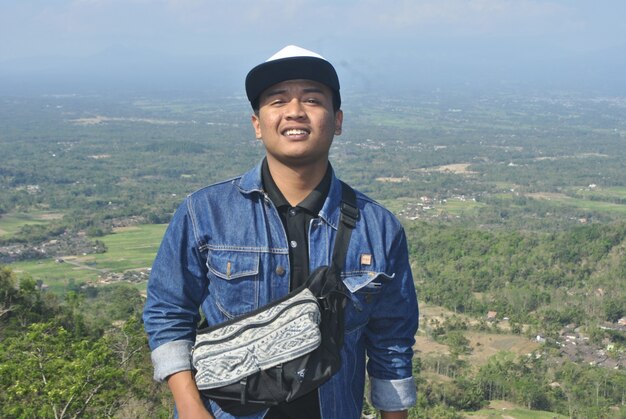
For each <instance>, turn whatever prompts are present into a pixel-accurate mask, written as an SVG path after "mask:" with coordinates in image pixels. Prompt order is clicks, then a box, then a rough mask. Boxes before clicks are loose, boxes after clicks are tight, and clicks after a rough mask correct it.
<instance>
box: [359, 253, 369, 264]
mask: <svg viewBox="0 0 626 419" xmlns="http://www.w3.org/2000/svg"><path fill="white" fill-rule="evenodd" d="M371 264H372V255H370V254H364V255H361V265H371Z"/></svg>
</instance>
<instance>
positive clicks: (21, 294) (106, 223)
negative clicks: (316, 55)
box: [0, 89, 626, 418]
mask: <svg viewBox="0 0 626 419" xmlns="http://www.w3.org/2000/svg"><path fill="white" fill-rule="evenodd" d="M343 108H344V112H345V115H346V117H345V125H344V133H343V134H342V135H341V136H339V137H337V138H336V139H335V143H334V144H333V148H332V150H331V163H332V165H333V168H334V170H335V171H336V172H337V173H338V175H339V176H340V177H341V178H342V179H344V180H345V181H347V182H348V183H350V184H352V185H353V186H354V187H356V188H358V189H360V190H362V191H363V192H365V193H366V194H368V195H370V196H371V197H372V198H374V199H376V200H378V201H380V202H381V203H383V204H384V205H385V206H387V207H388V208H389V209H390V210H392V211H393V212H394V213H395V214H396V215H397V216H398V217H399V219H400V220H401V221H402V223H403V224H404V226H405V229H406V232H407V237H408V241H409V248H410V259H411V265H412V269H413V274H414V278H415V282H416V288H417V298H418V301H419V303H420V314H421V316H420V317H421V318H420V330H419V332H418V335H417V336H416V339H417V343H416V347H415V350H416V357H415V364H414V370H415V372H416V377H417V380H418V404H417V406H416V407H415V408H413V409H412V410H411V412H410V415H411V417H412V418H460V417H472V416H474V415H475V416H476V417H501V416H487V415H491V414H499V413H501V411H502V409H506V414H507V415H509V416H508V417H520V418H522V417H546V418H552V417H570V418H613V417H626V372H625V369H626V286H625V284H626V257H625V256H624V255H625V253H626V221H624V220H625V217H624V215H625V214H626V175H625V174H624V172H623V162H624V160H625V158H626V119H624V117H623V116H624V112H625V111H626V98H622V97H607V96H599V95H593V94H585V95H583V94H580V93H572V92H550V93H545V92H528V91H518V90H515V89H509V90H501V91H490V92H482V91H481V92H478V91H471V90H470V89H467V90H465V91H447V92H446V91H441V90H437V91H428V92H426V91H425V92H412V93H411V94H410V95H409V94H407V95H406V96H405V97H393V98H389V97H380V96H376V95H373V94H368V95H352V96H350V95H346V96H345V98H344V105H343ZM249 121H250V111H249V109H248V108H247V104H246V102H245V100H244V98H243V97H237V96H231V97H212V96H211V95H210V94H204V95H200V94H197V95H190V94H187V93H186V94H178V93H169V94H164V93H160V94H158V95H157V94H146V93H141V94H140V93H137V92H125V93H119V92H108V93H103V92H90V93H71V94H46V95H30V96H28V95H24V96H2V97H0V127H1V128H2V129H1V130H0V156H1V157H0V264H2V266H1V267H0V268H1V270H0V383H1V386H2V389H3V391H2V392H0V406H1V407H0V416H1V417H16V418H30V417H46V418H47V417H50V418H68V417H116V418H131V417H133V418H134V417H164V418H165V417H169V416H170V415H171V413H172V406H171V400H170V396H169V395H168V393H167V391H166V389H165V388H164V387H163V386H162V385H159V384H157V383H154V382H153V381H152V379H151V365H150V359H149V356H150V355H149V351H148V348H147V343H146V337H145V335H144V333H143V329H142V325H141V320H140V313H141V310H142V306H143V297H142V293H143V291H144V290H145V284H146V277H147V272H149V267H150V263H151V260H152V258H153V257H154V254H155V252H156V247H157V246H158V242H159V240H160V237H161V234H162V232H163V231H164V228H165V225H166V224H167V222H168V221H169V218H170V216H171V214H172V212H173V210H174V209H175V208H176V206H177V205H178V204H179V203H180V201H181V200H182V198H183V197H184V196H185V195H186V194H188V193H190V192H192V191H194V190H195V189H198V188H200V187H202V186H205V185H207V184H210V183H212V182H215V181H218V180H222V179H225V178H229V177H232V176H236V175H238V174H240V173H242V172H243V171H244V170H246V169H247V168H248V167H250V166H251V165H253V164H255V163H256V162H257V161H258V160H259V159H260V158H261V156H262V155H263V149H262V147H261V144H260V143H259V142H258V141H257V140H255V138H254V135H253V131H252V129H251V127H250V125H249V124H250V122H249ZM365 403H366V408H365V409H364V413H363V415H364V417H373V415H374V412H373V410H372V409H371V407H369V405H368V404H367V401H366V402H365ZM502 406H504V407H502ZM480 415H483V416H480ZM524 415H527V416H524ZM544 415H545V416H544Z"/></svg>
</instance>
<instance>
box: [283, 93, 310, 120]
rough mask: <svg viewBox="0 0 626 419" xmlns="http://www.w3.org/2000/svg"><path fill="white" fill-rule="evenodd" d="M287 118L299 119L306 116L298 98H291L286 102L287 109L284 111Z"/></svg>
mask: <svg viewBox="0 0 626 419" xmlns="http://www.w3.org/2000/svg"><path fill="white" fill-rule="evenodd" d="M285 115H286V116H287V118H292V119H300V118H304V117H305V116H306V113H305V112H304V107H303V106H302V103H300V100H299V99H298V98H293V99H291V100H290V101H289V102H288V103H287V110H286V112H285Z"/></svg>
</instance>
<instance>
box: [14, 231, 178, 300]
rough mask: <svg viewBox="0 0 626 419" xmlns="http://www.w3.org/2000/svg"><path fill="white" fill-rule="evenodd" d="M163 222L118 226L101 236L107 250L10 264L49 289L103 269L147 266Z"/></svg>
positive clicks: (87, 278)
mask: <svg viewBox="0 0 626 419" xmlns="http://www.w3.org/2000/svg"><path fill="white" fill-rule="evenodd" d="M165 227H166V226H165V225H163V224H157V225H153V224H144V225H138V226H133V227H127V228H124V229H120V230H118V231H117V232H115V233H113V234H109V235H106V236H103V237H101V238H100V240H101V241H102V242H104V243H105V245H106V246H107V249H108V250H107V252H106V253H102V254H95V255H84V256H83V255H67V256H65V257H63V258H62V259H63V260H64V262H62V263H59V262H58V261H57V260H54V259H44V260H39V261H28V262H16V263H13V264H11V265H10V267H11V268H12V269H13V270H14V271H15V272H17V273H27V274H29V275H30V276H32V277H33V278H34V279H41V280H43V281H44V283H45V284H47V285H48V286H50V289H51V290H53V291H55V292H60V291H62V290H63V289H64V287H65V286H66V285H67V283H68V282H69V281H70V280H74V281H76V282H77V283H80V282H86V281H95V280H97V279H98V277H99V276H100V275H102V274H103V273H106V272H119V273H121V272H124V271H126V270H130V269H142V268H149V267H150V266H151V265H152V260H153V259H154V256H155V254H156V252H157V249H158V246H159V243H160V242H161V238H162V237H163V233H164V232H165Z"/></svg>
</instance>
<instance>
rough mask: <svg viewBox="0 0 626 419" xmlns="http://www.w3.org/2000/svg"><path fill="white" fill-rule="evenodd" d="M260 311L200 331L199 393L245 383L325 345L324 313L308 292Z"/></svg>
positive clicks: (195, 362)
mask: <svg viewBox="0 0 626 419" xmlns="http://www.w3.org/2000/svg"><path fill="white" fill-rule="evenodd" d="M287 297H288V298H285V299H283V300H279V301H276V302H274V303H272V304H271V305H270V306H268V307H263V308H262V310H257V311H256V312H252V313H249V314H247V315H246V316H244V317H242V318H238V319H235V321H230V322H228V323H223V324H221V325H219V327H214V328H209V329H205V330H199V331H198V337H197V339H196V344H195V346H194V350H193V355H192V363H193V367H194V368H195V369H196V371H197V372H196V384H197V386H198V389H199V390H209V389H212V388H216V387H221V386H226V385H229V384H233V383H239V382H240V381H241V380H243V379H244V378H246V377H248V376H249V375H252V374H254V373H257V372H259V371H262V370H267V369H270V368H272V367H275V366H277V365H280V364H282V363H284V362H286V361H289V360H292V359H294V358H298V357H300V356H302V355H305V354H307V353H309V352H311V351H313V350H314V349H316V348H317V347H318V346H319V345H320V343H321V342H322V335H321V332H320V329H319V323H320V308H319V305H318V303H317V299H316V298H315V296H314V295H313V293H311V291H310V290H309V289H308V288H304V289H303V290H302V291H300V292H298V293H297V294H295V295H293V296H291V295H289V296H287Z"/></svg>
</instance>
